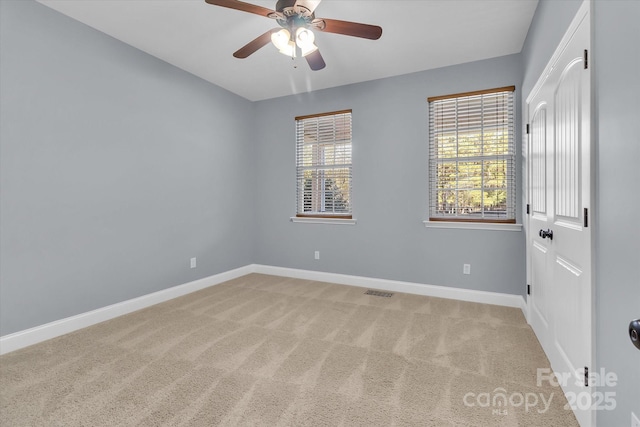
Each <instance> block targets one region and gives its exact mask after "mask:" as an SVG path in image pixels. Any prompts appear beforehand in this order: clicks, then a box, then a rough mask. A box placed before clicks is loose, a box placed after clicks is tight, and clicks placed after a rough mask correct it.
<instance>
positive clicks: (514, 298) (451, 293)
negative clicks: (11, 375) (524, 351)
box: [0, 264, 527, 354]
mask: <svg viewBox="0 0 640 427" xmlns="http://www.w3.org/2000/svg"><path fill="white" fill-rule="evenodd" d="M249 273H262V274H270V275H274V276H283V277H292V278H296V279H306V280H316V281H322V282H330V283H337V284H341V285H350V286H359V287H363V288H374V289H384V290H388V291H393V292H404V293H408V294H416V295H425V296H432V297H439V298H449V299H456V300H460V301H470V302H478V303H483V304H495V305H502V306H507V307H516V308H520V309H521V310H522V311H523V313H525V315H526V309H527V306H526V302H525V300H524V298H523V297H522V296H519V295H510V294H502V293H496V292H485V291H474V290H469V289H461V288H450V287H446V286H435V285H425V284H419V283H411V282H400V281H396V280H386V279H376V278H371V277H362V276H350V275H346V274H337V273H325V272H321V271H311V270H298V269H294V268H285V267H273V266H268V265H260V264H250V265H246V266H244V267H240V268H236V269H234V270H229V271H226V272H223V273H220V274H215V275H213V276H209V277H204V278H202V279H198V280H194V281H193V282H189V283H185V284H182V285H178V286H174V287H172V288H169V289H164V290H162V291H158V292H153V293H151V294H148V295H143V296H141V297H138V298H133V299H130V300H127V301H122V302H119V303H117V304H112V305H108V306H106V307H102V308H99V309H96V310H92V311H88V312H86V313H81V314H78V315H76V316H71V317H67V318H64V319H60V320H56V321H54V322H50V323H46V324H44V325H40V326H36V327H34V328H30V329H25V330H24V331H19V332H15V333H13V334H9V335H4V336H2V337H0V354H5V353H9V352H12V351H15V350H19V349H21V348H24V347H27V346H30V345H33V344H37V343H39V342H42V341H46V340H49V339H51V338H55V337H58V336H60V335H64V334H68V333H70V332H74V331H77V330H79V329H82V328H86V327H88V326H91V325H95V324H96V323H100V322H104V321H106V320H110V319H113V318H115V317H118V316H122V315H125V314H128V313H132V312H134V311H137V310H141V309H143V308H147V307H150V306H152V305H155V304H159V303H161V302H165V301H168V300H171V299H174V298H177V297H180V296H183V295H186V294H189V293H191V292H195V291H199V290H201V289H205V288H208V287H210V286H214V285H217V284H220V283H223V282H226V281H227V280H232V279H235V278H237V277H241V276H244V275H247V274H249Z"/></svg>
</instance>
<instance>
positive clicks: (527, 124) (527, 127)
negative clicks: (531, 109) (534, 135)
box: [527, 123, 529, 135]
mask: <svg viewBox="0 0 640 427" xmlns="http://www.w3.org/2000/svg"><path fill="white" fill-rule="evenodd" d="M527 135H529V123H527Z"/></svg>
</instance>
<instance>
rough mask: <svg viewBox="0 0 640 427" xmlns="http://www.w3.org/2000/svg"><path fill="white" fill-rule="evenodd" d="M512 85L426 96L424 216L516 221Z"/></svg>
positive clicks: (436, 219)
mask: <svg viewBox="0 0 640 427" xmlns="http://www.w3.org/2000/svg"><path fill="white" fill-rule="evenodd" d="M514 90H515V87H513V86H511V87H505V88H499V89H490V90H485V91H479V92H470V93H462V94H457V95H447V96H438V97H434V98H429V99H428V101H429V174H430V180H429V210H430V212H429V220H430V221H468V222H506V223H515V151H514V107H513V105H514V99H513V98H514Z"/></svg>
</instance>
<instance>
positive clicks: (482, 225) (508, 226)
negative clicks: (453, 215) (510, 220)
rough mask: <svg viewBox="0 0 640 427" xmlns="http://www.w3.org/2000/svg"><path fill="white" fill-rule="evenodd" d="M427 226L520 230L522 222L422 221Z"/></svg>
mask: <svg viewBox="0 0 640 427" xmlns="http://www.w3.org/2000/svg"><path fill="white" fill-rule="evenodd" d="M422 222H423V223H424V226H425V227H427V228H457V229H462V230H493V231H522V224H501V223H493V222H455V221H422Z"/></svg>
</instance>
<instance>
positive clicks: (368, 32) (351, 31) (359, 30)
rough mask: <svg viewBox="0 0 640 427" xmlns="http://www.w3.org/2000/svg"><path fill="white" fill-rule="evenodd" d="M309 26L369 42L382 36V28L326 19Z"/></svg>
mask: <svg viewBox="0 0 640 427" xmlns="http://www.w3.org/2000/svg"><path fill="white" fill-rule="evenodd" d="M207 1H208V0H207ZM311 24H312V25H313V27H315V28H317V29H318V30H320V31H324V32H325V33H335V34H343V35H345V36H353V37H362V38H363V39H370V40H378V39H379V38H380V36H382V28H380V27H378V26H377V25H369V24H360V23H358V22H349V21H340V20H338V19H326V18H318V19H314V20H313V22H312V23H311Z"/></svg>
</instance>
